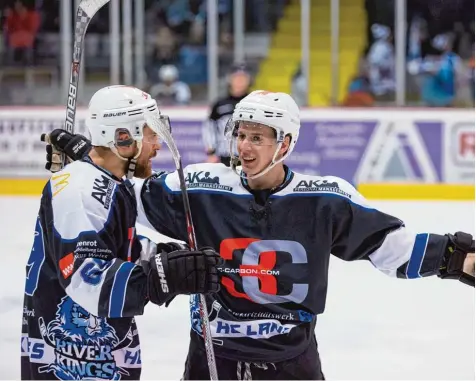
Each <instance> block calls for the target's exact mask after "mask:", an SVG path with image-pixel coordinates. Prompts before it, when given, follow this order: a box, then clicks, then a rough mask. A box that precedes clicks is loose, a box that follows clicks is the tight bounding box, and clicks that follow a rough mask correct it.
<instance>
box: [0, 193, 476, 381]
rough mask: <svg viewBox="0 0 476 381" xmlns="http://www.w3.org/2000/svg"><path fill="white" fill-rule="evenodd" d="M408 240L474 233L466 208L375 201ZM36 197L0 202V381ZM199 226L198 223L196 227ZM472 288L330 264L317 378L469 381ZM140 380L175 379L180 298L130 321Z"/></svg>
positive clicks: (12, 358) (18, 309)
mask: <svg viewBox="0 0 476 381" xmlns="http://www.w3.org/2000/svg"><path fill="white" fill-rule="evenodd" d="M374 205H375V206H377V207H378V208H380V209H381V210H383V211H385V212H387V213H391V214H394V215H396V216H397V217H400V218H401V219H403V220H404V221H405V222H406V224H407V226H408V227H409V228H410V229H412V230H414V231H415V232H434V233H442V234H444V233H446V232H451V233H454V232H455V231H457V230H462V231H466V232H470V233H473V234H474V231H475V229H474V228H475V227H474V220H475V216H474V203H473V202H449V203H443V202H414V203H409V202H374ZM38 206H39V198H38V197H35V198H0V210H1V211H2V216H1V220H0V241H1V242H3V244H2V251H1V255H0V281H1V286H2V287H1V289H0V318H1V328H0V354H1V356H0V379H19V377H20V332H21V316H22V301H23V288H24V276H25V264H26V261H27V258H28V255H29V253H30V248H31V244H32V241H33V232H34V225H35V218H36V215H37V211H38ZM195 223H196V224H199V223H200V220H199V219H196V220H195ZM474 307H475V306H474V289H472V288H470V287H467V286H465V285H463V284H462V283H459V282H453V281H442V280H439V279H437V278H436V277H435V278H426V279H419V280H400V279H391V278H388V277H387V276H385V275H384V274H382V273H380V272H379V271H378V270H376V269H374V268H373V267H372V266H371V265H370V264H369V263H345V262H343V261H340V260H338V259H334V260H332V261H331V268H330V276H329V293H328V295H327V306H326V311H325V313H324V315H322V316H320V317H319V318H318V323H317V328H316V334H317V338H318V343H319V350H320V354H321V360H322V364H323V370H324V373H325V376H326V378H327V379H329V380H336V379H360V380H364V379H366V380H370V379H373V380H376V379H393V380H396V379H405V380H409V379H412V380H415V379H421V380H423V379H426V380H436V379H439V380H443V379H444V380H470V379H473V380H474V379H475V351H474V340H475V331H474V313H475V309H474ZM137 320H138V327H139V334H140V337H141V341H142V361H143V373H142V374H143V377H142V379H162V380H163V379H174V380H178V379H180V377H181V375H182V370H183V364H184V361H185V357H186V354H187V349H188V336H189V318H188V298H187V297H181V298H177V299H175V301H174V302H173V303H172V304H171V306H170V307H169V308H159V307H157V306H154V305H149V306H148V307H147V308H146V311H145V316H141V317H139V318H138V319H137Z"/></svg>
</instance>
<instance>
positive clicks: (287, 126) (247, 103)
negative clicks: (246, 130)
mask: <svg viewBox="0 0 476 381" xmlns="http://www.w3.org/2000/svg"><path fill="white" fill-rule="evenodd" d="M240 122H252V123H257V124H262V125H265V126H268V127H271V128H273V129H274V130H275V131H276V140H277V144H278V146H277V147H276V151H275V153H274V155H273V158H272V160H271V163H270V164H269V166H268V167H267V168H266V169H264V170H263V171H261V172H260V173H258V174H255V175H253V176H252V177H249V178H257V177H259V176H262V175H264V174H265V173H267V172H268V171H269V170H270V169H271V168H273V167H274V166H275V165H276V164H277V163H279V162H281V161H283V160H285V159H286V158H287V157H288V156H289V155H290V154H291V152H292V151H293V149H294V147H295V145H296V143H297V141H298V138H299V129H300V127H301V123H300V117H299V107H298V105H297V104H296V102H295V101H294V99H293V98H292V97H291V96H290V95H289V94H286V93H273V92H269V91H263V90H256V91H253V92H252V93H250V94H249V95H247V96H246V97H245V98H243V99H242V100H241V101H240V102H239V103H238V104H237V105H236V107H235V110H234V112H233V116H232V118H231V119H230V120H229V122H228V124H227V126H226V128H225V137H226V138H227V139H228V140H229V143H230V157H231V163H232V167H233V169H235V171H236V166H237V163H238V160H239V159H238V156H237V155H236V138H237V134H238V127H239V124H240ZM286 136H290V143H289V149H288V150H287V151H286V153H285V154H284V155H283V157H281V158H279V159H278V157H277V156H278V153H279V150H280V148H281V146H282V144H283V142H284V138H285V137H286ZM240 176H241V174H240Z"/></svg>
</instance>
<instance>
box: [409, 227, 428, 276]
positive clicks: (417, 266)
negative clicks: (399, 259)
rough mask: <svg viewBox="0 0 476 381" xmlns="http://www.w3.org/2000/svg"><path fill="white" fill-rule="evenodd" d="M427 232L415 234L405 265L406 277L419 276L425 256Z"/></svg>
mask: <svg viewBox="0 0 476 381" xmlns="http://www.w3.org/2000/svg"><path fill="white" fill-rule="evenodd" d="M428 238H429V235H428V234H417V235H416V238H415V244H414V245H413V250H412V254H411V256H410V260H409V261H408V266H407V272H406V275H407V278H409V279H415V278H421V274H420V270H421V265H422V263H423V258H424V256H425V251H426V247H427V245H428Z"/></svg>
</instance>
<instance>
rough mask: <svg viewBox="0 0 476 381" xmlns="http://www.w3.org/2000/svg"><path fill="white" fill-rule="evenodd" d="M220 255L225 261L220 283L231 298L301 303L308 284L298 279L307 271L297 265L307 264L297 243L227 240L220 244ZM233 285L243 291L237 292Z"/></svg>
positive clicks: (302, 248)
mask: <svg viewBox="0 0 476 381" xmlns="http://www.w3.org/2000/svg"><path fill="white" fill-rule="evenodd" d="M240 253H242V254H241V263H240V260H239V257H240ZM220 256H221V257H222V258H223V259H225V260H226V261H227V263H226V264H225V266H224V267H222V268H220V269H219V270H220V272H221V273H222V275H223V276H222V280H221V283H222V285H223V286H224V287H225V288H226V290H227V291H228V292H229V293H230V294H231V295H233V296H234V297H237V298H244V299H248V300H250V301H252V302H255V303H259V304H271V303H288V302H294V303H302V302H303V301H304V299H306V296H307V294H308V292H309V285H308V283H307V282H300V280H303V279H305V278H306V275H307V269H306V267H305V266H299V265H302V264H307V254H306V250H305V249H304V247H303V246H302V245H301V244H300V243H299V242H294V241H286V240H259V239H257V238H229V239H225V240H223V241H222V242H221V244H220ZM278 279H279V282H278ZM237 285H240V286H241V288H242V289H243V291H244V292H240V291H238V290H237ZM278 285H279V287H278Z"/></svg>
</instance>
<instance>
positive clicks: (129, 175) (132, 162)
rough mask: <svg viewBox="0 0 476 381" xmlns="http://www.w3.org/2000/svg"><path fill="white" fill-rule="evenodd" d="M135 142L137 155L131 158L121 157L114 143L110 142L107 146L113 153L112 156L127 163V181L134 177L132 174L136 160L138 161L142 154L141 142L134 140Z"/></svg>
mask: <svg viewBox="0 0 476 381" xmlns="http://www.w3.org/2000/svg"><path fill="white" fill-rule="evenodd" d="M135 142H137V153H136V154H135V155H134V157H133V158H128V157H124V156H121V154H120V153H119V151H118V150H117V147H116V146H115V144H114V143H112V142H110V143H109V144H108V146H109V149H110V150H111V151H112V152H114V154H115V155H116V156H117V157H118V158H119V159H121V160H124V161H129V165H128V168H127V175H126V176H127V178H128V179H131V178H132V177H133V176H134V172H135V170H136V165H137V159H138V157H139V156H140V154H141V152H142V141H141V140H135Z"/></svg>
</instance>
